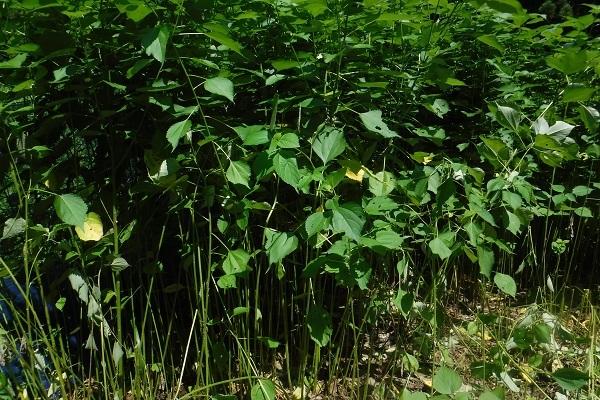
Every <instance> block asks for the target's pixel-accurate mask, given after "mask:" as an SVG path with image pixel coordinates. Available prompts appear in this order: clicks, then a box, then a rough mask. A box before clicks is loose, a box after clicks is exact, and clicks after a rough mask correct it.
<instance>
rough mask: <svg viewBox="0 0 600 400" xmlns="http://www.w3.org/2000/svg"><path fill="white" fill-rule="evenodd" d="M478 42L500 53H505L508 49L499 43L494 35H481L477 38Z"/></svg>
mask: <svg viewBox="0 0 600 400" xmlns="http://www.w3.org/2000/svg"><path fill="white" fill-rule="evenodd" d="M477 40H480V41H481V42H483V43H485V44H487V45H488V46H491V47H493V48H494V49H496V50H498V51H499V52H500V53H504V51H505V50H506V48H505V47H504V46H503V45H502V43H500V42H499V41H498V38H497V37H496V36H494V35H481V36H477Z"/></svg>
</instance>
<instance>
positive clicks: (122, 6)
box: [115, 0, 152, 23]
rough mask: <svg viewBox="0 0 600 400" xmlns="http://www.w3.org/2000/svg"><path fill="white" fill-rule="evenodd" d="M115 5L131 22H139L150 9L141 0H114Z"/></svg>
mask: <svg viewBox="0 0 600 400" xmlns="http://www.w3.org/2000/svg"><path fill="white" fill-rule="evenodd" d="M115 6H116V7H117V10H119V12H120V13H122V14H123V13H124V14H125V15H127V18H129V19H131V20H132V21H133V22H136V23H137V22H140V21H141V20H143V19H144V18H145V17H146V16H147V15H148V14H150V13H151V12H152V9H151V8H150V7H148V5H146V3H145V2H144V1H142V0H116V1H115Z"/></svg>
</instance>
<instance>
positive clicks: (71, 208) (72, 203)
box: [54, 194, 88, 227]
mask: <svg viewBox="0 0 600 400" xmlns="http://www.w3.org/2000/svg"><path fill="white" fill-rule="evenodd" d="M54 209H55V210H56V214H57V215H58V218H60V219H61V220H62V221H63V222H64V223H66V224H69V225H73V226H79V227H83V224H84V222H85V219H86V214H87V209H88V208H87V205H86V204H85V202H84V201H83V199H82V198H81V197H79V196H77V195H76V194H63V195H57V196H55V197H54Z"/></svg>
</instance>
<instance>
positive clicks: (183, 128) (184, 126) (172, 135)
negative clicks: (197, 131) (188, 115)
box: [167, 119, 192, 150]
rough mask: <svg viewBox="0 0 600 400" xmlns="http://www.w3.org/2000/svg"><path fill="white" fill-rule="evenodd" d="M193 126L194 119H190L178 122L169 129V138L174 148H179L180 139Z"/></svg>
mask: <svg viewBox="0 0 600 400" xmlns="http://www.w3.org/2000/svg"><path fill="white" fill-rule="evenodd" d="M191 128H192V121H190V120H189V119H186V120H184V121H179V122H176V123H174V124H173V125H171V126H170V127H169V129H168V130H167V140H168V141H169V143H171V146H173V150H175V149H176V148H177V146H178V144H179V139H181V138H182V137H184V136H185V135H186V134H187V132H188V131H189V130H190V129H191Z"/></svg>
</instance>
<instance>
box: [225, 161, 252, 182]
mask: <svg viewBox="0 0 600 400" xmlns="http://www.w3.org/2000/svg"><path fill="white" fill-rule="evenodd" d="M250 174H251V172H250V166H249V165H248V164H246V162H244V161H232V162H231V163H230V164H229V168H227V172H226V174H225V176H226V177H227V180H228V181H229V182H231V183H233V184H238V185H242V186H246V187H247V188H250V185H249V181H250Z"/></svg>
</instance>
